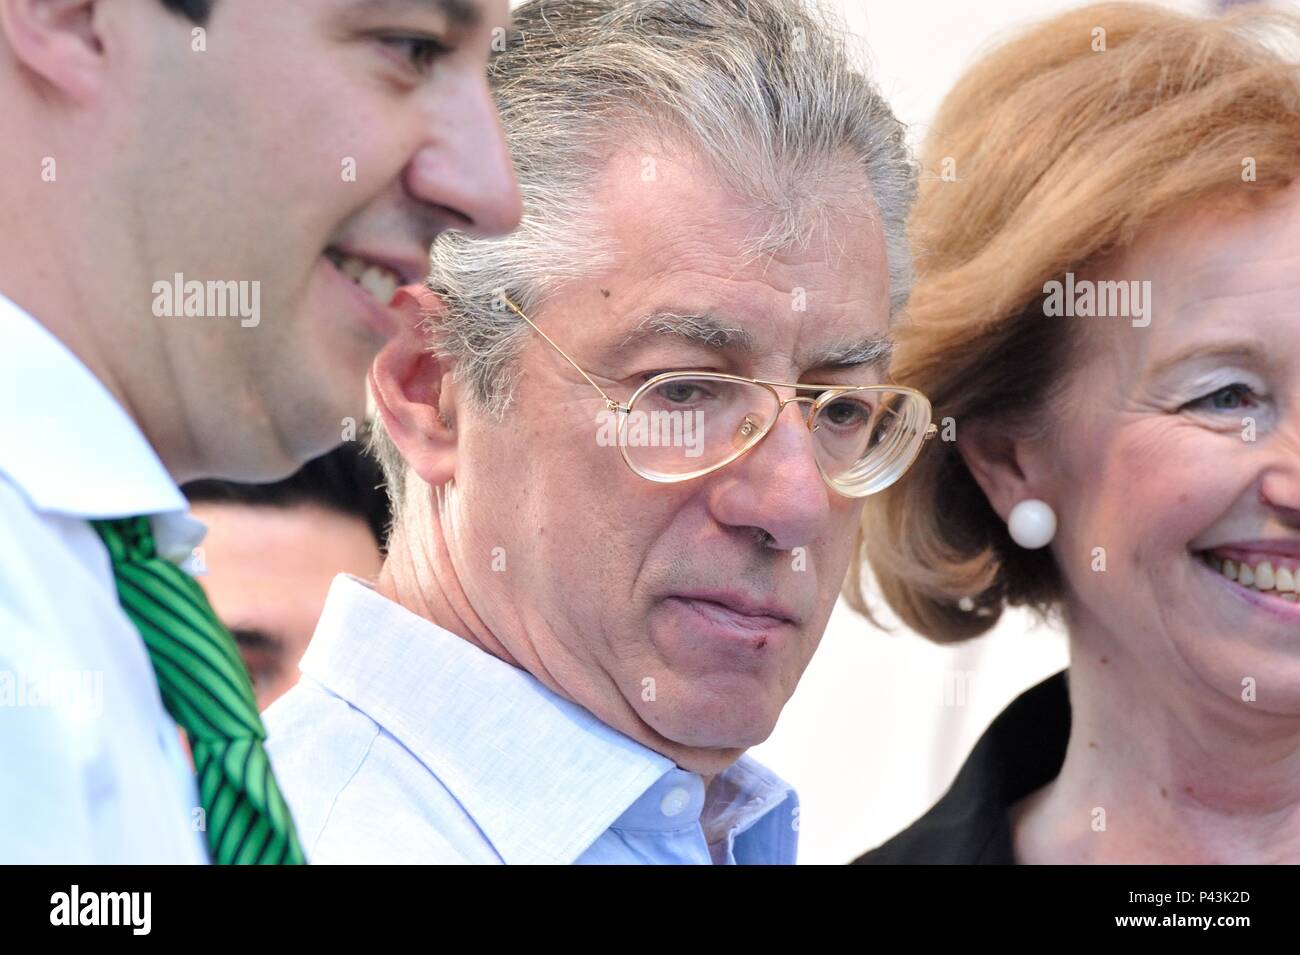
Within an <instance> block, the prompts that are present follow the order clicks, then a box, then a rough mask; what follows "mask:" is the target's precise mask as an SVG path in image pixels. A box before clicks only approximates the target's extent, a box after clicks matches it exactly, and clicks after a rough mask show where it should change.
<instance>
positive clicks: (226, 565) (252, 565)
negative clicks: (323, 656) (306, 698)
mask: <svg viewBox="0 0 1300 955" xmlns="http://www.w3.org/2000/svg"><path fill="white" fill-rule="evenodd" d="M193 514H194V516H195V517H197V518H198V519H199V520H201V521H203V522H204V523H205V524H207V525H208V535H207V537H206V538H205V539H204V542H203V547H202V551H201V553H202V556H203V564H204V566H205V568H206V572H205V573H204V574H203V575H202V576H201V577H200V578H199V581H200V583H202V584H203V589H204V590H205V591H206V592H207V594H208V599H209V600H210V601H211V603H212V606H213V609H215V610H216V612H217V616H218V617H220V618H221V620H222V622H223V623H225V624H226V626H227V627H229V628H230V630H231V632H232V633H233V634H234V636H235V642H236V643H237V644H238V645H239V652H240V654H241V655H242V656H243V658H244V663H245V665H247V667H248V672H249V676H250V677H252V680H253V689H254V691H255V692H256V694H257V708H258V709H259V710H264V709H266V708H267V707H268V706H269V705H270V704H271V703H272V702H274V701H275V699H276V698H277V697H279V696H280V695H281V694H283V693H284V692H285V691H287V690H288V689H289V688H290V687H292V686H293V685H294V684H295V683H297V682H298V661H299V660H300V659H302V655H303V652H304V651H305V650H306V649H307V644H308V643H309V642H310V640H311V635H312V632H313V631H314V630H315V629H316V621H317V619H318V618H319V617H320V612H321V608H322V607H324V605H325V595H326V594H327V593H328V591H329V587H330V582H331V581H332V580H333V579H334V576H335V575H336V574H353V575H355V576H357V577H362V578H365V579H372V578H374V577H375V576H376V575H377V574H378V573H379V565H380V553H379V546H378V544H376V543H375V538H374V535H373V534H372V533H371V532H370V528H369V527H368V526H367V524H366V522H365V521H364V520H362V519H361V518H360V517H356V516H352V515H348V514H344V513H342V512H340V511H336V510H332V509H329V508H325V507H321V506H319V505H315V504H296V505H294V506H292V507H274V506H250V505H247V504H225V503H221V504H217V503H201V504H195V505H194V507H193Z"/></svg>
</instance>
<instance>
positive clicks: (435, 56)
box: [379, 35, 451, 76]
mask: <svg viewBox="0 0 1300 955" xmlns="http://www.w3.org/2000/svg"><path fill="white" fill-rule="evenodd" d="M379 42H380V43H382V44H384V46H386V47H388V48H389V49H390V50H392V51H393V52H394V53H396V54H397V55H398V56H400V57H401V58H402V59H403V60H404V61H405V62H406V65H408V66H409V67H410V68H411V69H413V70H415V72H417V73H419V74H420V75H421V76H427V75H428V74H429V72H430V71H431V70H432V69H433V67H434V64H436V63H437V62H438V60H440V59H442V57H444V56H446V55H447V54H448V53H450V52H451V47H449V46H447V44H445V43H443V42H442V41H441V40H439V39H437V38H435V37H431V36H420V35H415V36H381V37H379Z"/></svg>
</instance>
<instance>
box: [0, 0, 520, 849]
mask: <svg viewBox="0 0 1300 955" xmlns="http://www.w3.org/2000/svg"><path fill="white" fill-rule="evenodd" d="M506 19H507V4H506V0H383V2H376V0H276V2H274V3H267V2H265V0H206V2H205V0H162V2H160V0H130V2H128V0H0V115H3V116H4V124H5V126H4V136H3V137H0V173H2V174H0V209H2V210H3V215H4V217H5V218H4V227H3V228H0V341H3V342H4V347H3V350H2V351H0V382H3V384H4V388H5V391H4V397H5V405H6V407H5V414H4V416H3V421H4V423H3V426H2V427H3V431H2V432H0V679H3V680H4V681H6V682H7V683H8V684H10V685H13V684H15V683H16V684H19V685H22V686H28V685H30V686H33V687H40V686H43V685H55V683H56V682H58V683H60V684H62V683H66V682H68V681H67V677H69V676H77V675H81V674H90V675H95V676H97V677H99V678H101V679H102V687H103V694H102V697H103V698H102V700H100V701H98V703H99V704H102V710H101V708H100V707H95V706H89V707H87V706H79V705H76V704H77V703H78V701H68V700H55V699H53V698H49V697H39V696H38V697H36V698H38V699H41V700H42V702H41V703H40V704H39V705H37V704H32V705H27V706H22V707H17V706H0V766H3V767H4V772H5V784H4V786H2V787H0V861H4V862H15V861H23V862H115V863H116V862H168V863H170V862H196V861H203V860H204V859H206V858H212V859H214V860H216V861H219V862H247V861H259V862H278V861H294V860H295V859H297V858H300V856H301V853H300V852H299V851H298V848H297V841H296V837H295V836H294V833H293V826H292V822H291V821H290V820H289V818H288V814H287V813H286V812H285V810H284V805H283V801H282V800H281V798H280V796H279V794H278V791H277V790H276V788H275V784H274V780H273V778H272V777H271V775H270V773H269V770H268V769H267V763H266V757H265V753H264V751H263V749H262V746H261V739H262V737H263V735H264V733H263V729H262V726H261V724H260V722H259V720H258V717H257V712H256V708H255V706H254V703H253V697H252V691H251V688H250V687H249V685H248V678H247V675H246V674H245V673H244V672H243V670H242V668H241V667H240V665H239V658H238V654H237V653H236V651H235V649H234V645H233V643H232V642H231V640H230V636H229V634H228V633H227V632H225V630H224V628H223V627H221V625H220V624H219V623H217V621H216V618H215V616H214V615H213V614H212V612H211V609H210V608H209V607H208V605H207V602H206V600H205V599H204V598H203V595H202V593H201V591H200V590H199V589H198V587H197V586H196V585H195V584H194V582H193V581H192V580H190V579H189V578H188V577H187V576H186V575H185V574H184V573H183V572H182V571H181V570H180V569H179V568H178V567H177V566H176V565H175V563H174V562H175V561H178V560H180V559H182V558H184V557H185V556H186V555H188V554H189V553H190V551H191V550H192V549H193V547H194V545H195V544H196V543H197V542H198V539H199V536H200V535H197V534H195V532H194V528H193V526H192V523H193V522H187V520H186V517H185V500H184V498H183V497H182V496H181V493H180V491H179V490H178V488H177V484H178V483H179V482H183V481H188V480H191V479H195V478H205V477H206V478H216V477H220V478H228V479H233V480H242V481H269V480H274V479H276V478H280V477H284V476H286V475H288V474H289V473H291V472H293V471H294V470H296V468H297V467H298V466H299V465H300V464H302V463H303V462H304V461H306V460H308V459H309V458H312V457H315V456H316V455H318V454H320V453H322V452H324V451H326V450H328V449H329V448H330V447H332V446H334V445H336V444H338V443H339V441H340V440H341V438H342V436H343V434H344V433H345V432H346V430H347V429H348V428H349V422H348V419H349V418H352V419H355V420H360V418H361V415H362V414H363V411H364V381H365V370H366V368H367V367H368V366H369V364H370V362H371V361H372V359H373V358H374V356H375V354H376V353H377V352H378V350H379V348H380V346H381V345H383V344H384V343H385V341H387V340H388V339H389V338H390V337H391V336H392V335H394V334H402V333H406V334H409V333H410V330H409V329H403V328H402V326H401V325H400V322H399V316H398V314H397V313H396V312H395V311H393V310H391V309H390V308H389V305H390V299H391V297H392V294H393V291H394V289H395V288H396V287H397V286H398V285H399V284H402V283H407V282H411V281H414V280H418V279H419V278H421V277H423V276H424V275H425V274H426V272H427V266H428V248H429V245H430V243H431V242H432V241H433V239H434V237H435V236H436V235H437V234H438V233H439V232H441V231H443V230H444V229H447V228H452V227H454V228H458V229H462V230H464V231H465V232H466V234H467V235H476V236H487V235H492V234H498V233H500V232H503V231H506V230H508V229H510V228H512V227H513V226H514V225H515V224H516V222H517V220H518V215H519V195H518V190H517V187H516V185H515V182H514V178H513V172H512V169H511V166H510V161H509V157H508V154H507V151H506V147H505V142H504V139H503V137H502V135H501V131H500V125H499V120H498V117H497V115H496V113H495V110H494V107H493V105H492V102H491V97H490V94H489V91H488V86H487V76H486V65H487V60H488V56H489V53H490V52H491V48H492V46H493V43H494V40H495V39H497V38H502V39H503V38H504V35H505V34H504V24H505V22H506ZM498 45H500V44H498ZM170 288H181V289H183V290H186V294H185V295H184V297H183V301H181V302H180V303H179V304H178V299H179V298H180V296H178V295H173V294H162V290H163V289H170ZM189 290H196V291H195V294H194V295H192V296H191V295H190V294H189ZM232 302H233V303H234V304H235V305H236V306H237V307H235V308H232V307H231V306H232ZM72 683H73V684H74V685H76V683H77V681H75V680H74V681H72ZM26 698H27V699H32V697H26ZM81 702H87V701H81ZM90 702H92V703H93V702H94V701H90ZM89 709H96V710H97V711H102V717H101V718H99V719H95V720H92V721H88V720H85V719H83V718H82V715H83V714H84V713H85V712H86V711H87V710H89ZM178 723H179V725H180V726H181V727H182V728H183V729H184V730H185V732H186V734H187V736H188V739H189V743H190V747H191V750H192V753H193V756H194V761H195V766H194V768H191V766H190V765H189V763H188V761H187V759H186V757H185V754H184V753H183V751H182V748H181V745H180V742H179V740H178V734H177V732H176V727H177V724H178ZM196 770H197V777H198V778H197V783H198V785H197V786H196V778H195V772H196Z"/></svg>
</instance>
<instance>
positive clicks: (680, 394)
mask: <svg viewBox="0 0 1300 955" xmlns="http://www.w3.org/2000/svg"><path fill="white" fill-rule="evenodd" d="M703 392H704V389H703V388H702V387H701V386H700V384H699V383H698V382H694V381H665V382H664V383H663V384H662V385H660V386H659V387H657V388H656V389H655V393H656V394H658V395H659V397H661V398H663V399H664V400H665V401H667V402H669V403H671V404H685V403H686V402H688V401H690V400H692V399H693V398H696V397H698V396H700V395H701V394H703Z"/></svg>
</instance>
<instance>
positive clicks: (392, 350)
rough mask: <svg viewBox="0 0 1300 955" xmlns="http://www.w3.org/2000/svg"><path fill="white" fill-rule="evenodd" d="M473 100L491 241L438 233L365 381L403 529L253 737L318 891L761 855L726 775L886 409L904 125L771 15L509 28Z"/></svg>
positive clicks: (776, 830) (789, 797) (850, 524)
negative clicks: (492, 218)
mask: <svg viewBox="0 0 1300 955" xmlns="http://www.w3.org/2000/svg"><path fill="white" fill-rule="evenodd" d="M515 23H516V26H517V29H518V32H517V34H516V35H515V36H514V37H513V38H512V40H511V44H510V46H509V49H507V50H506V51H505V52H503V53H502V54H501V55H500V56H499V57H498V58H497V59H496V61H495V63H494V65H493V67H492V71H493V80H494V85H495V90H496V95H497V100H498V106H499V109H500V111H501V115H502V121H503V125H504V127H505V130H506V134H507V137H508V139H509V142H510V145H511V149H512V151H513V154H514V157H515V163H516V168H517V170H518V176H519V180H520V186H521V191H522V193H523V196H524V219H523V224H522V226H521V228H520V229H519V231H518V232H517V233H515V234H514V235H512V236H509V237H506V238H502V239H479V238H471V237H468V236H464V235H457V234H449V235H447V236H444V237H443V238H441V239H440V240H439V242H438V243H437V244H436V245H435V247H434V250H433V261H432V272H431V277H430V279H429V285H428V289H427V290H422V291H421V292H420V293H418V297H419V299H420V302H419V305H418V307H417V305H416V304H414V303H412V304H411V305H409V306H408V314H410V315H411V316H412V322H411V324H412V326H413V327H416V328H418V330H419V332H420V334H418V335H406V336H401V337H399V338H398V339H397V340H394V342H392V343H391V344H390V345H389V346H388V347H386V349H385V350H384V351H383V353H382V354H381V355H380V356H379V358H378V359H377V360H376V362H375V364H374V366H373V368H372V371H371V377H370V385H371V390H372V393H373V395H374V398H375V402H376V406H377V408H378V412H379V426H380V429H381V431H380V437H379V441H378V445H379V451H380V455H381V460H382V461H383V464H384V467H385V470H386V473H387V475H388V482H389V489H390V493H391V494H392V496H393V499H394V503H395V505H396V518H395V526H394V528H393V535H392V539H391V543H390V554H389V557H388V559H387V562H386V563H385V566H384V569H383V572H382V574H381V576H380V578H379V580H378V582H377V584H376V585H375V586H374V587H370V586H368V585H366V584H365V583H363V582H362V581H359V580H357V579H354V578H348V577H339V578H337V579H336V580H335V583H334V586H333V589H332V590H331V593H330V596H329V601H328V603H327V605H326V609H325V612H324V614H323V616H322V618H321V621H320V625H319V627H318V629H317V631H316V634H315V636H314V638H313V640H312V644H311V646H310V648H309V650H308V651H307V655H306V657H305V658H304V659H303V662H302V671H303V674H304V675H303V678H302V680H301V682H300V683H299V684H298V686H297V687H296V688H294V689H293V690H291V691H290V692H289V693H288V694H287V695H286V696H285V697H284V698H282V699H281V700H280V702H278V703H277V704H276V705H274V706H273V707H272V708H271V709H270V710H269V711H268V712H267V715H266V719H267V723H268V726H269V727H270V738H271V752H272V756H273V758H274V760H275V764H276V769H277V772H278V774H279V776H280V779H281V780H282V785H283V787H284V789H285V792H286V794H287V796H288V798H289V802H290V804H291V806H292V807H293V810H294V813H295V817H296V818H297V820H298V825H299V831H300V832H301V834H302V837H303V841H304V846H305V847H306V850H307V854H308V857H309V858H310V859H311V860H313V861H316V862H341V861H385V862H399V861H400V862H483V863H501V862H505V863H572V862H579V863H637V862H678V863H705V864H708V863H790V862H793V861H794V858H795V846H796V840H797V832H798V805H797V801H796V797H795V795H794V793H793V791H792V790H791V789H790V787H789V786H788V785H786V784H785V783H784V782H783V781H782V780H780V779H779V778H778V777H777V776H775V775H774V774H773V773H772V772H770V771H769V770H767V769H765V768H764V767H762V766H761V765H759V764H758V763H757V762H756V761H755V760H753V759H752V758H751V757H748V756H746V755H745V750H746V749H747V748H748V747H750V746H753V745H755V744H757V743H759V742H761V741H762V740H763V739H765V738H766V737H767V736H768V735H769V734H770V733H771V731H772V728H773V726H774V725H775V723H776V720H777V717H778V716H779V714H780V712H781V709H782V707H783V706H784V705H785V703H786V701H787V700H788V699H789V697H790V694H791V693H792V692H793V691H794V688H795V686H796V684H797V683H798V681H799V678H800V676H801V675H802V673H803V671H804V669H805V667H806V666H807V664H808V662H809V659H810V658H811V656H812V654H813V651H814V650H815V649H816V647H817V644H818V642H819V640H820V638H821V635H822V632H823V630H824V628H825V625H826V621H827V619H828V617H829V616H830V613H831V609H832V606H833V605H834V602H835V598H836V595H837V593H838V591H839V589H840V586H841V584H842V582H843V580H844V576H845V572H846V569H847V567H848V563H849V560H850V556H851V554H852V549H853V535H854V528H855V527H856V525H857V522H858V517H859V514H860V512H861V508H862V506H863V498H864V497H865V496H867V495H869V494H871V493H873V492H874V491H877V490H880V489H881V488H883V487H885V486H887V485H889V484H890V483H892V482H893V481H895V480H897V479H898V477H899V476H900V475H901V474H902V473H903V472H904V471H905V470H906V469H907V467H908V466H909V465H910V463H911V461H912V460H913V459H914V457H915V456H916V454H917V453H919V451H920V449H921V447H922V445H923V443H924V440H925V438H926V436H927V435H929V434H930V433H931V432H932V428H931V426H930V420H929V418H930V408H929V404H928V403H927V402H926V400H925V399H924V397H923V396H921V395H919V394H917V393H915V392H912V391H909V390H907V389H904V388H896V387H890V386H888V385H886V384H882V382H883V381H884V372H885V366H886V364H887V360H888V354H889V339H888V327H889V323H890V320H891V317H892V316H893V315H894V314H895V313H896V312H897V310H898V308H899V307H900V306H901V304H902V303H903V301H904V300H905V299H906V296H907V290H908V276H909V264H908V257H907V252H906V249H905V242H904V222H905V219H906V215H907V212H908V209H909V206H910V203H911V200H912V195H913V191H914V171H913V167H912V165H911V162H910V160H909V158H908V154H907V150H906V147H905V145H904V137H903V130H902V128H901V127H900V125H899V123H898V122H897V120H896V119H895V118H894V116H893V115H892V114H891V112H890V110H889V108H888V106H887V104H886V103H885V102H884V101H883V100H882V99H881V97H880V96H879V94H878V93H877V92H876V90H875V89H874V88H873V86H872V85H871V84H870V83H869V82H868V81H867V80H866V79H864V78H863V77H862V76H861V75H859V74H858V73H857V72H856V71H855V70H854V68H853V66H852V63H851V60H850V58H849V56H848V54H847V52H846V51H845V49H844V48H843V46H842V44H841V42H840V41H839V40H838V39H837V38H836V36H835V34H834V33H833V32H832V31H831V30H830V29H829V28H828V27H827V26H826V25H825V24H824V23H823V21H822V20H821V19H820V18H818V17H817V16H814V15H812V14H811V13H810V12H808V11H807V10H805V9H804V8H803V7H802V6H801V5H800V4H799V3H798V2H797V0H630V2H629V0H533V2H531V3H528V4H525V5H524V6H522V7H520V8H519V9H518V10H517V11H516V13H515Z"/></svg>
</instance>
